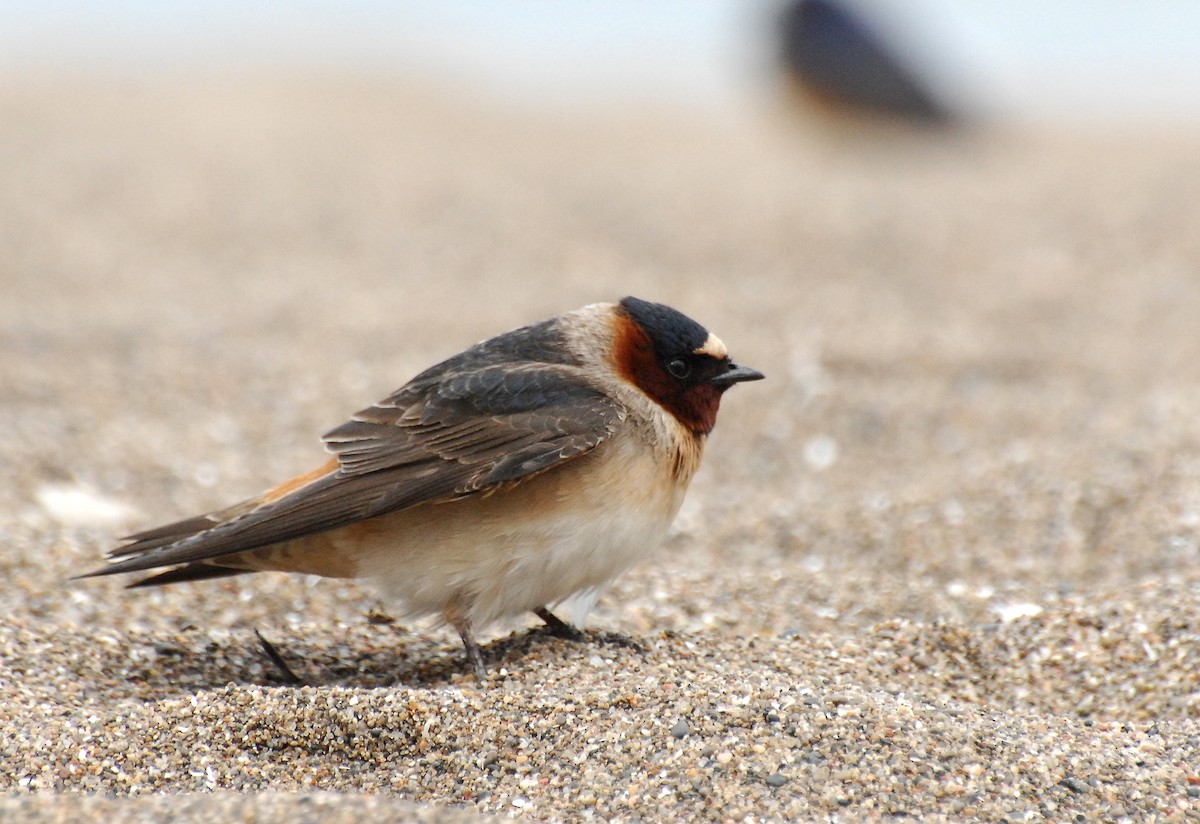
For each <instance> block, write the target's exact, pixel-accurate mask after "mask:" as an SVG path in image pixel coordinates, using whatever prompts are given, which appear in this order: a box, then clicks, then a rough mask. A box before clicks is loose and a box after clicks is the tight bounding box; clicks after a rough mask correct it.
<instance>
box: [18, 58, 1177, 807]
mask: <svg viewBox="0 0 1200 824" xmlns="http://www.w3.org/2000/svg"><path fill="white" fill-rule="evenodd" d="M0 156H2V157H3V158H4V162H3V163H0V284H2V289H3V300H2V301H0V422H2V423H3V426H0V475H2V477H3V478H4V482H3V484H0V546H2V548H3V551H2V552H0V575H2V576H3V580H4V582H5V586H4V587H3V588H2V589H0V616H2V617H0V725H2V727H3V731H2V732H0V764H2V765H3V769H2V770H0V787H2V788H3V792H4V795H3V796H0V818H4V819H5V820H24V821H60V820H61V821H67V820H79V817H80V816H83V817H97V818H98V817H101V816H103V817H106V818H110V819H118V818H119V819H124V820H144V821H158V820H196V821H201V820H214V817H215V818H227V819H229V818H240V819H241V820H247V821H251V820H263V821H266V820H279V819H281V818H286V819H287V820H293V821H297V822H302V821H356V822H368V821H376V820H379V821H383V820H410V819H411V820H422V821H433V820H439V821H441V820H444V821H466V820H476V817H477V816H485V815H489V814H496V813H500V814H504V815H513V814H523V815H525V816H528V817H530V818H533V819H540V820H555V819H560V820H578V819H586V818H589V817H595V818H604V819H616V820H635V819H641V820H653V819H659V820H665V819H694V820H729V819H732V820H739V819H750V818H754V819H772V818H799V819H814V820H831V819H837V820H860V819H870V818H891V817H897V816H916V817H919V818H921V819H924V820H937V819H955V820H961V819H966V818H973V817H980V818H987V819H992V820H998V819H1001V818H1007V819H1010V820H1040V819H1043V818H1045V819H1053V820H1066V819H1078V820H1115V819H1119V818H1121V817H1123V816H1124V817H1128V818H1129V819H1131V820H1149V819H1154V818H1158V819H1163V820H1182V819H1187V818H1194V817H1197V816H1200V549H1198V543H1200V333H1198V329H1200V325H1198V324H1200V320H1198V319H1200V231H1197V230H1196V227H1197V226H1200V136H1195V135H1192V136H1187V135H1182V136H1181V135H1170V134H1164V133H1161V132H1154V131H1147V132H1145V133H1142V134H1121V135H1116V134H1108V135H1098V134H1094V133H1093V134H1072V135H1066V134H1058V135H1028V134H1026V135H1012V134H1009V135H982V134H980V135H971V136H965V137H960V138H957V139H953V140H948V141H943V140H934V139H928V138H920V137H914V136H911V135H900V134H879V135H876V137H875V138H873V139H849V138H848V136H847V135H845V134H842V133H832V132H815V131H812V130H804V129H797V128H795V127H794V125H793V124H788V123H785V122H783V121H781V120H780V119H778V118H774V117H767V116H747V117H737V118H734V117H722V118H716V117H707V116H701V115H693V114H685V113H680V112H673V111H670V110H667V109H664V110H661V111H655V112H648V111H621V110H613V109H611V108H610V109H604V110H596V109H592V110H586V111H584V110H580V111H578V112H573V113H563V112H559V113H555V114H550V113H547V112H540V111H537V110H535V109H532V108H530V107H526V108H523V109H518V108H515V107H510V106H506V105H504V104H501V103H498V102H494V101H493V102H487V103H480V102H472V101H471V100H470V99H467V98H465V97H456V96H455V95H452V94H435V93H432V92H429V91H422V90H416V89H414V88H412V87H410V86H407V85H405V84H401V83H393V82H387V81H383V80H378V79H377V80H364V79H345V78H343V79H335V78H328V77H326V78H290V79H286V80H280V79H264V78H260V79H256V80H252V81H251V80H245V79H242V78H233V77H229V78H218V79H213V78H209V79H207V80H202V79H187V78H172V79H166V80H161V81H158V82H157V83H154V84H150V83H140V82H133V81H123V82H117V81H103V80H91V81H88V80H82V79H78V80H74V81H64V80H57V81H37V80H32V79H30V78H17V77H8V78H7V79H5V80H4V81H3V82H2V83H0ZM624 294H636V295H638V296H641V297H646V298H651V299H657V300H662V301H664V302H668V303H671V304H673V305H675V306H677V307H678V308H680V309H683V310H684V311H686V312H688V313H689V314H691V315H693V316H694V317H696V318H698V319H700V320H701V321H702V322H704V323H706V324H707V325H709V326H710V327H711V328H713V329H714V330H715V331H716V332H717V333H718V334H719V335H721V337H722V338H724V339H725V341H726V342H727V343H729V344H730V346H731V348H732V349H733V351H734V354H735V355H736V356H737V357H738V359H739V360H741V361H744V362H746V363H748V364H750V365H753V366H755V367H758V368H760V369H762V370H763V371H764V372H766V373H767V375H768V377H769V379H768V380H767V381H765V382H763V383H759V384H751V385H746V386H741V387H737V388H736V389H735V390H734V391H733V392H731V393H730V395H729V396H728V397H727V400H726V403H725V408H724V409H723V410H722V414H721V420H720V421H719V424H718V428H717V431H716V433H715V434H714V437H713V438H712V440H711V442H710V445H709V450H708V454H707V457H706V465H705V467H704V468H703V470H702V472H701V475H700V476H699V477H698V478H697V480H696V482H695V484H694V486H693V489H692V492H691V494H690V497H689V499H688V502H687V504H686V505H685V507H684V510H683V512H682V513H681V515H680V517H679V519H678V522H677V524H676V528H675V529H674V531H673V533H672V535H671V537H670V538H669V540H668V542H667V544H666V546H665V547H664V548H663V549H662V551H660V552H659V553H658V554H657V555H656V556H654V557H653V558H652V559H651V560H649V561H647V562H646V563H644V564H642V565H641V566H640V567H638V568H637V569H636V570H635V571H634V572H633V573H631V574H629V575H628V576H627V577H625V578H624V579H622V580H621V581H620V582H619V583H618V584H617V585H616V586H615V587H614V588H613V589H612V590H611V591H610V592H609V593H608V594H607V595H606V596H605V597H604V598H603V599H602V601H601V602H600V604H599V605H598V607H597V609H596V611H595V612H594V613H593V615H592V620H591V626H593V627H596V628H600V629H603V630H607V631H619V632H621V633H624V634H626V635H628V636H629V637H631V638H633V639H635V640H636V641H637V642H639V643H640V644H641V646H642V649H641V650H640V651H639V650H636V649H631V648H625V647H620V646H613V645H608V644H604V643H601V642H600V641H598V640H596V639H593V640H592V641H590V642H588V643H583V644H579V643H570V642H563V641H555V640H553V639H548V638H545V637H543V636H542V635H541V634H537V633H532V634H531V633H529V632H527V631H526V630H525V629H523V628H521V627H517V628H499V629H498V630H497V632H495V633H494V634H493V635H492V636H490V637H491V638H493V639H495V640H493V641H492V642H491V644H490V645H489V647H488V648H487V654H488V656H489V659H490V661H491V666H492V669H493V675H492V679H491V683H490V687H489V689H487V690H481V689H479V688H478V687H477V686H476V684H475V683H474V682H473V680H472V679H471V678H470V677H469V674H468V671H467V669H466V667H465V666H464V662H463V657H462V654H461V650H460V649H459V647H458V644H457V641H456V639H454V638H453V637H452V636H451V635H450V634H449V633H446V632H445V631H443V630H440V629H436V628H430V627H425V626H407V625H404V624H402V623H401V622H397V621H395V620H392V619H391V618H390V617H389V615H390V613H389V610H388V605H387V604H386V603H383V602H381V601H379V600H378V599H377V597H376V595H375V594H374V593H373V592H372V591H371V590H370V589H369V588H368V587H365V586H364V587H359V586H356V585H354V584H352V583H347V582H333V581H318V580H306V579H301V578H294V577H293V578H290V577H287V576H282V575H280V576H259V577H257V578H246V579H238V580H228V581H218V582H211V583H208V584H202V585H187V586H180V587H174V588H169V589H164V590H158V591H136V592H126V591H124V590H122V589H121V586H120V582H118V581H112V580H103V581H91V582H82V583H64V579H65V578H67V577H68V576H69V575H71V574H73V573H77V572H80V571H83V570H85V569H88V568H91V567H92V566H94V565H96V564H97V563H98V562H99V561H100V559H101V556H102V554H103V552H104V550H105V549H106V548H108V547H109V546H111V545H112V543H113V541H114V539H115V538H116V537H117V536H119V535H121V534H124V533H125V532H127V531H131V530H134V529H137V528H142V527H147V526H152V525H155V524H157V523H160V522H162V521H165V520H167V519H174V518H178V517H183V516H186V515H191V514H194V513H197V512H200V511H204V510H208V509H211V508H215V507H218V506H221V505H224V504H227V503H231V502H233V501H235V500H237V499H239V498H241V497H244V496H247V495H250V494H253V493H256V492H258V491H259V490H261V489H263V488H265V487H267V486H268V485H270V484H272V483H275V482H277V481H279V480H282V479H284V478H286V477H289V476H290V475H292V474H294V473H296V472H299V471H302V470H305V469H308V468H310V467H311V466H312V465H315V464H316V463H318V462H320V461H321V460H323V458H322V453H321V452H320V448H319V444H318V442H317V436H318V435H319V434H320V433H321V432H323V431H325V430H326V429H328V428H331V427H332V426H334V425H336V424H338V423H340V422H341V421H342V420H343V419H344V418H345V417H346V416H347V415H348V414H349V413H350V412H352V411H354V410H355V409H358V408H360V407H362V406H365V405H366V404H368V403H370V402H371V401H373V400H375V399H377V398H379V397H381V396H383V395H384V394H385V393H387V392H389V391H390V390H392V389H394V388H395V387H397V386H399V385H400V384H401V383H402V382H403V381H405V380H406V379H407V378H408V377H410V376H411V375H412V374H414V373H415V372H416V371H418V370H419V369H421V368H423V367H424V366H426V365H428V364H430V363H432V362H434V361H435V360H437V359H439V358H441V357H444V356H446V355H449V354H452V353H453V352H456V351H458V350H459V349H461V348H462V347H464V346H465V345H467V344H469V343H472V342H474V341H476V340H479V339H481V338H483V337H486V336H489V335H491V334H494V333H497V332H500V331H503V330H506V329H508V328H511V327H513V326H515V325H518V324H520V323H524V322H528V321H532V320H536V319H540V318H542V317H546V316H549V315H552V314H556V313H557V312H560V311H563V310H565V309H569V308H573V307H575V306H578V305H581V304H583V303H586V302H590V301H593V300H611V299H615V298H618V297H620V296H622V295H624ZM255 629H258V630H259V631H261V632H262V633H263V634H264V635H265V636H267V637H268V638H270V640H271V641H273V642H274V643H275V644H276V646H277V647H279V649H280V650H281V652H282V653H283V654H284V655H285V656H286V657H287V658H288V659H289V660H290V661H291V662H292V664H293V666H294V668H295V669H296V670H297V671H298V673H299V674H300V675H301V676H302V677H303V678H304V679H305V680H306V681H307V682H308V685H307V686H303V687H295V686H287V685H283V684H281V683H280V679H279V677H278V674H277V672H276V671H275V670H274V669H273V668H272V666H271V665H270V664H269V662H267V661H266V660H265V658H264V657H263V656H262V655H261V653H260V652H259V649H258V646H257V642H256V640H255V637H254V630H255ZM452 808H458V809H452ZM13 816H17V817H13Z"/></svg>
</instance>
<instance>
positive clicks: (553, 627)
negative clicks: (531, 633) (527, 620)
mask: <svg viewBox="0 0 1200 824" xmlns="http://www.w3.org/2000/svg"><path fill="white" fill-rule="evenodd" d="M533 614H534V615H536V616H537V617H539V618H541V619H542V620H543V621H545V622H546V631H547V632H549V633H550V634H551V635H553V636H554V637H555V638H565V639H567V640H568V641H582V640H583V637H584V636H583V632H582V631H580V630H579V629H577V628H576V627H573V626H571V625H570V624H568V623H567V622H566V621H564V620H563V619H561V618H559V617H558V616H557V615H555V614H554V613H553V612H551V611H550V610H548V609H546V608H545V607H538V608H537V609H535V610H534V611H533Z"/></svg>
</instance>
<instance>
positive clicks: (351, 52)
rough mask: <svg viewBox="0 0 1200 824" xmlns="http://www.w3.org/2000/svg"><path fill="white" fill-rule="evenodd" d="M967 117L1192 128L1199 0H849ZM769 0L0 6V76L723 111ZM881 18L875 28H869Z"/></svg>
mask: <svg viewBox="0 0 1200 824" xmlns="http://www.w3.org/2000/svg"><path fill="white" fill-rule="evenodd" d="M857 5H859V6H860V7H862V8H863V9H864V10H866V11H868V12H871V13H872V14H873V16H875V17H876V18H877V19H878V20H879V21H890V22H891V23H893V24H894V25H895V34H896V36H897V37H899V38H900V39H901V42H905V43H908V44H910V45H911V46H914V47H915V48H914V52H915V55H916V56H917V57H918V62H919V63H920V64H921V65H924V66H925V67H926V68H927V69H928V70H929V71H930V72H932V73H933V75H934V81H935V83H936V84H938V85H940V86H942V87H943V88H944V89H945V90H947V91H948V92H949V93H950V94H952V95H953V96H954V97H955V98H958V99H960V100H963V101H965V102H966V103H967V105H968V106H969V107H970V108H972V109H976V110H979V111H982V112H985V113H990V114H993V115H996V116H1000V117H1015V118H1031V119H1085V120H1101V121H1116V122H1122V121H1129V120H1147V119H1149V120H1158V121H1164V120H1165V121H1176V122H1179V121H1182V122H1185V123H1191V122H1200V0H1145V2H1134V0H858V3H857ZM776 8H777V4H776V3H774V2H769V0H459V1H458V2H416V1H415V0H390V1H388V2H385V0H340V1H339V2H333V1H332V0H299V1H298V2H288V3H280V2H276V3H267V2H253V1H250V2H247V1H246V0H209V1H208V2H194V0H193V1H192V2H186V3H183V2H169V1H167V2H163V1H161V0H160V1H159V2H155V1H154V0H106V2H102V3H96V2H85V1H84V0H68V1H66V2H54V1H53V0H50V2H45V1H44V0H41V1H39V0H4V2H3V3H0V71H4V72H5V73H9V74H11V73H13V72H17V73H24V72H27V71H35V70H44V69H47V68H49V69H55V70H63V69H68V70H77V71H78V70H82V71H87V72H94V71H112V70H119V71H145V72H161V71H164V70H171V69H181V68H182V69H186V68H192V67H196V66H202V67H210V66H218V67H231V68H234V69H240V68H255V67H261V66H268V67H272V66H283V67H291V66H301V67H304V66H314V65H317V66H335V67H350V68H364V69H370V70H373V71H377V70H384V71H388V70H400V71H404V72H406V73H410V74H411V73H414V72H415V73H418V74H424V75H427V76H430V77H432V78H434V79H437V80H440V81H443V82H446V81H448V82H451V83H455V84H459V85H466V86H468V87H474V88H478V89H480V90H482V91H484V92H485V93H489V94H496V95H500V96H505V97H515V98H520V99H524V100H534V101H542V102H547V103H551V104H555V105H558V104H570V103H572V102H579V101H587V100H594V99H598V98H600V99H603V98H609V99H616V100H620V99H635V100H641V101H651V102H655V101H670V102H673V103H680V104H683V105H698V106H710V107H711V106H718V107H719V106H727V105H730V104H734V105H736V104H737V103H738V102H739V101H741V102H744V101H747V100H752V99H754V97H755V96H756V95H761V94H762V93H763V90H764V87H765V81H764V76H765V74H764V73H765V70H766V67H767V66H769V59H770V55H771V47H772V44H771V43H770V41H769V40H768V36H769V31H770V30H769V25H768V23H769V20H770V19H771V15H772V13H773V11H774V10H775V9H776ZM881 25H882V23H881Z"/></svg>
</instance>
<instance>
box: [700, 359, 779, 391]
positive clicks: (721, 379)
mask: <svg viewBox="0 0 1200 824" xmlns="http://www.w3.org/2000/svg"><path fill="white" fill-rule="evenodd" d="M765 377H766V375H764V374H763V373H762V372H759V371H758V370H757V369H751V368H750V367H749V366H738V365H737V364H736V363H733V362H730V364H729V371H728V372H722V373H721V374H719V375H715V376H714V377H711V378H709V379H708V382H709V383H715V384H716V385H717V386H722V387H728V386H733V384H735V383H741V382H742V381H760V380H762V379H763V378H765Z"/></svg>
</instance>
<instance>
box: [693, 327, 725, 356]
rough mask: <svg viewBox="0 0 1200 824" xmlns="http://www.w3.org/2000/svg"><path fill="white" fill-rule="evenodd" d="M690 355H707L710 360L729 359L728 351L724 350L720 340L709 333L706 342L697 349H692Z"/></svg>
mask: <svg viewBox="0 0 1200 824" xmlns="http://www.w3.org/2000/svg"><path fill="white" fill-rule="evenodd" d="M692 354H694V355H708V356H709V357H710V358H716V359H717V360H724V359H725V358H727V357H729V350H728V349H726V348H725V344H724V343H722V341H721V339H720V338H718V337H717V336H716V335H714V334H713V333H712V332H709V333H708V340H706V341H704V345H703V346H701V347H700V348H699V349H693V350H692Z"/></svg>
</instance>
